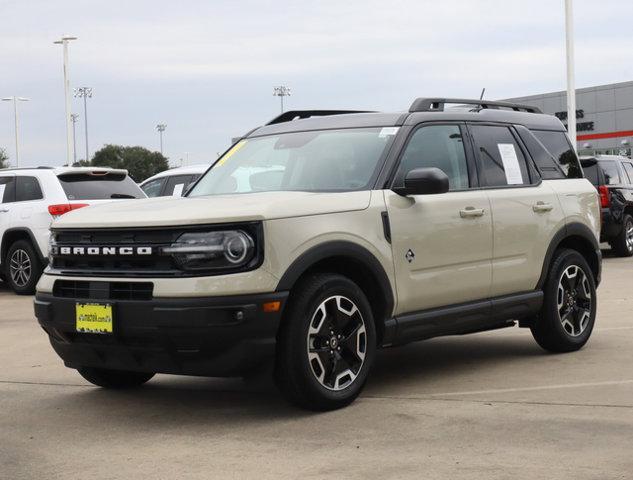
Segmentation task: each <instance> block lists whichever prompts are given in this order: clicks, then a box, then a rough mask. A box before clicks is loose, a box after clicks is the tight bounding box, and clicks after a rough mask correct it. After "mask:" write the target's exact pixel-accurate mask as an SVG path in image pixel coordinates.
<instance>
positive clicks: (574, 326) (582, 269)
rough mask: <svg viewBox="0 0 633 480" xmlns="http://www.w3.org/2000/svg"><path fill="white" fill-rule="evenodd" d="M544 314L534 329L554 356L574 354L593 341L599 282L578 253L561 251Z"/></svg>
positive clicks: (552, 267)
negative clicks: (566, 353) (590, 339)
mask: <svg viewBox="0 0 633 480" xmlns="http://www.w3.org/2000/svg"><path fill="white" fill-rule="evenodd" d="M543 292H544V294H545V298H544V301H543V307H542V309H541V312H540V314H539V315H538V317H537V318H536V321H535V323H534V325H533V326H532V327H531V330H532V335H533V336H534V339H535V340H536V342H537V343H538V344H539V345H540V346H541V347H542V348H543V349H545V350H547V351H549V352H554V353H563V352H573V351H576V350H579V349H581V348H582V347H583V346H584V345H585V344H586V343H587V341H588V340H589V337H590V336H591V332H592V330H593V327H594V324H595V321H596V307H597V303H596V282H595V280H594V277H593V273H592V271H591V268H590V267H589V264H588V263H587V261H586V260H585V258H584V257H583V256H582V255H581V254H580V253H578V252H577V251H575V250H569V249H564V250H558V251H557V252H556V253H555V254H554V258H553V260H552V263H551V265H550V269H549V273H548V276H547V280H546V282H545V287H544V289H543Z"/></svg>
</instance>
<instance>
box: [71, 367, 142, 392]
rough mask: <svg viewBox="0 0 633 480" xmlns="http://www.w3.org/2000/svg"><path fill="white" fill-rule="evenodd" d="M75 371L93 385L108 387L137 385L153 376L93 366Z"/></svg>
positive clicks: (117, 387) (132, 386)
mask: <svg viewBox="0 0 633 480" xmlns="http://www.w3.org/2000/svg"><path fill="white" fill-rule="evenodd" d="M77 371H78V372H79V375H81V376H82V377H84V378H85V379H86V380H88V381H89V382H90V383H92V384H93V385H97V386H98V387H103V388H110V389H125V388H134V387H139V386H141V385H143V384H144V383H145V382H147V381H149V380H150V379H151V378H152V377H153V376H154V374H153V373H145V372H128V371H125V370H109V369H106V368H94V367H80V368H78V369H77Z"/></svg>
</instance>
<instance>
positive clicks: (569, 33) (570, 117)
mask: <svg viewBox="0 0 633 480" xmlns="http://www.w3.org/2000/svg"><path fill="white" fill-rule="evenodd" d="M565 41H566V50H567V132H568V133H569V139H570V140H571V144H572V145H573V146H574V150H577V148H576V86H575V79H574V76H575V68H574V10H573V0H565Z"/></svg>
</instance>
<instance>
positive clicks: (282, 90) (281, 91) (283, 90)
mask: <svg viewBox="0 0 633 480" xmlns="http://www.w3.org/2000/svg"><path fill="white" fill-rule="evenodd" d="M273 96H274V97H279V99H280V100H281V113H284V97H289V96H290V88H288V87H286V86H285V85H279V86H278V87H273Z"/></svg>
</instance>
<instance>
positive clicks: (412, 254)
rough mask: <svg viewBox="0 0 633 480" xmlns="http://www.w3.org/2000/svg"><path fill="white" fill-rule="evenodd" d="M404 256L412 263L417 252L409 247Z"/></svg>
mask: <svg viewBox="0 0 633 480" xmlns="http://www.w3.org/2000/svg"><path fill="white" fill-rule="evenodd" d="M404 258H406V259H407V262H409V263H411V262H412V261H413V259H414V258H415V253H413V250H411V249H409V250H407V253H405V254H404Z"/></svg>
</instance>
